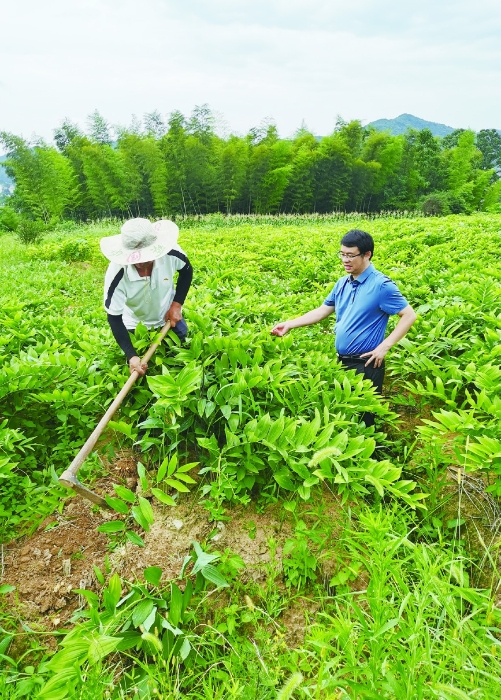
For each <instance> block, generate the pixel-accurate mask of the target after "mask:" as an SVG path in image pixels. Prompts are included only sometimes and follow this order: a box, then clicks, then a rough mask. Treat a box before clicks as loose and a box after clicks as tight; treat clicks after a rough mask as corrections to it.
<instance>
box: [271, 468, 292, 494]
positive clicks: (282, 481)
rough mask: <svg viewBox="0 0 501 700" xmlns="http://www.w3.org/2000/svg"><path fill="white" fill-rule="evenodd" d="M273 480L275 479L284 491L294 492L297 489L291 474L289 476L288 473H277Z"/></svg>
mask: <svg viewBox="0 0 501 700" xmlns="http://www.w3.org/2000/svg"><path fill="white" fill-rule="evenodd" d="M273 478H274V479H275V481H276V482H277V484H278V485H279V486H281V487H282V488H283V489H288V490H289V491H294V490H295V488H296V484H294V482H293V481H292V479H291V478H290V476H289V474H287V473H286V472H275V474H273Z"/></svg>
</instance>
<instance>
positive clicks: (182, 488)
mask: <svg viewBox="0 0 501 700" xmlns="http://www.w3.org/2000/svg"><path fill="white" fill-rule="evenodd" d="M165 483H166V484H168V485H169V486H171V487H172V488H173V489H176V491H181V493H189V492H190V489H189V488H188V487H187V486H185V485H184V484H182V483H181V482H180V481H176V479H165Z"/></svg>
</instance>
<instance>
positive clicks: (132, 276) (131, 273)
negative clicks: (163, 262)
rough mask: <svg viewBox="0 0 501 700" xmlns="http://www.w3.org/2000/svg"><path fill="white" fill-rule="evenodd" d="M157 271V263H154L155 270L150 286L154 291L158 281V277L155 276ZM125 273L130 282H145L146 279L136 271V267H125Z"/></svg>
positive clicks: (152, 272)
mask: <svg viewBox="0 0 501 700" xmlns="http://www.w3.org/2000/svg"><path fill="white" fill-rule="evenodd" d="M156 269H157V266H156V265H155V261H154V262H153V269H152V271H151V278H150V286H151V288H152V289H154V288H155V287H156V286H157V285H156V279H157V276H156V275H155V271H156ZM125 271H126V274H127V277H128V278H129V282H140V281H141V280H144V279H145V278H144V277H141V275H140V274H139V272H138V271H137V270H136V267H135V265H126V266H125Z"/></svg>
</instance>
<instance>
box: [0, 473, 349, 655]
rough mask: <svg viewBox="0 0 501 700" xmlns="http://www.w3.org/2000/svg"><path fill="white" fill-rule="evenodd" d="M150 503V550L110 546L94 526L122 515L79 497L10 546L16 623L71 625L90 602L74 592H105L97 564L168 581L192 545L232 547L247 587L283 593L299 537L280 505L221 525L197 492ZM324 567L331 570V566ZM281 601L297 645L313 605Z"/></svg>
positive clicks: (325, 506) (241, 513) (101, 488)
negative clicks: (290, 551) (291, 545)
mask: <svg viewBox="0 0 501 700" xmlns="http://www.w3.org/2000/svg"><path fill="white" fill-rule="evenodd" d="M134 466H135V465H134ZM115 468H116V469H117V471H120V472H121V475H122V476H123V477H124V480H125V479H127V481H128V484H129V486H130V487H132V483H131V481H129V479H133V478H134V477H133V475H132V474H133V469H132V463H131V464H129V463H125V461H124V460H121V461H119V462H118V463H117V464H116V465H115ZM129 472H130V474H131V475H130V476H129ZM93 490H95V491H97V492H100V493H104V492H106V491H110V484H109V481H108V482H106V481H104V480H103V481H102V482H98V483H96V484H93ZM325 497H326V502H325V503H322V506H321V509H322V511H323V517H327V518H328V519H329V520H332V522H333V529H335V523H336V520H339V517H338V516H339V511H340V509H341V506H340V504H339V502H338V501H337V499H335V498H334V497H332V495H331V494H330V493H326V494H325ZM152 505H153V509H154V514H155V522H154V524H153V525H152V527H151V530H150V532H146V533H145V532H143V531H141V532H140V533H139V534H141V536H142V538H143V540H144V542H145V547H138V546H135V545H133V544H132V543H130V542H128V541H127V542H126V543H124V544H120V545H118V546H115V547H114V548H113V547H112V546H110V539H109V538H108V536H107V535H105V534H102V533H99V532H97V530H96V528H97V526H98V525H100V524H102V523H103V522H107V521H109V520H110V519H115V518H118V517H121V516H118V515H117V514H115V513H111V512H107V511H102V510H98V509H97V507H96V506H93V504H91V503H90V502H89V501H86V500H84V499H82V498H80V497H79V496H73V497H70V498H68V500H67V501H66V503H65V505H64V508H63V510H62V513H61V514H54V515H52V516H50V517H48V518H46V519H45V520H44V521H43V522H42V523H41V524H40V526H39V527H38V529H37V531H36V532H35V533H34V534H33V535H32V536H31V537H29V538H25V539H23V540H20V541H14V542H11V543H10V544H9V545H7V546H5V547H4V575H3V578H2V583H8V584H11V585H14V586H16V591H15V592H13V593H11V594H9V596H8V600H9V603H10V605H11V606H12V609H13V610H14V609H15V610H16V612H17V614H18V616H19V618H20V619H22V620H23V621H25V622H27V623H28V624H29V625H32V624H33V625H35V626H38V627H41V628H42V629H46V630H48V631H50V630H54V629H56V628H59V627H63V626H67V625H68V623H69V621H70V618H71V616H72V614H73V613H74V611H75V610H76V609H78V608H79V607H82V606H84V604H85V603H84V600H83V598H82V596H81V595H80V594H79V593H77V592H76V591H77V590H78V589H87V590H94V591H96V592H98V591H99V589H100V588H101V585H100V584H99V582H98V580H97V579H96V575H95V572H94V566H97V567H99V569H100V570H101V571H102V572H103V573H105V575H106V574H109V573H112V572H117V573H118V574H119V575H120V576H121V577H122V578H124V579H127V580H129V581H134V580H137V579H139V580H141V579H142V578H143V571H144V569H145V568H147V567H149V566H158V567H160V568H161V569H162V571H163V577H162V581H163V582H167V581H168V580H170V579H175V578H177V577H178V576H179V573H180V570H181V567H182V564H183V560H184V558H185V557H186V555H187V554H188V553H189V552H190V551H191V550H192V543H193V542H201V543H202V542H206V543H208V544H209V546H210V548H211V550H212V551H219V552H221V553H223V552H224V551H225V550H226V549H229V550H230V551H231V552H232V553H233V554H238V555H239V556H240V557H241V558H242V559H243V561H244V562H245V565H246V568H245V569H244V570H242V571H241V573H240V576H239V580H240V581H241V582H242V583H243V584H244V586H245V584H246V583H252V584H257V585H258V586H259V587H260V588H262V589H263V590H264V589H266V588H267V587H268V588H269V586H270V582H271V585H273V586H275V587H279V588H282V589H283V592H284V594H285V591H286V587H285V584H284V582H283V579H282V574H281V570H282V550H283V546H284V543H285V541H286V540H287V539H288V538H290V537H292V536H293V535H294V522H293V519H292V517H291V514H290V513H288V512H287V511H285V510H284V509H283V508H282V507H281V504H276V505H274V506H270V507H268V508H267V509H266V510H265V511H264V512H258V511H257V510H256V508H255V506H254V505H251V506H249V507H246V508H244V507H238V508H232V509H231V510H229V511H228V515H229V516H230V519H229V520H228V521H225V522H217V523H215V522H214V521H211V520H210V516H209V513H208V511H207V510H206V509H205V508H204V507H203V506H202V505H201V504H200V503H198V502H197V496H196V494H189V495H186V496H185V497H184V498H183V499H181V500H180V502H179V504H178V506H177V507H176V508H170V507H168V506H163V505H161V504H158V502H155V501H153V503H152ZM325 564H326V565H327V567H326V568H327V569H328V568H329V566H328V561H326V562H325ZM324 578H325V575H324ZM319 579H320V580H322V574H320V577H319ZM284 598H287V599H288V600H289V602H290V606H289V607H288V608H287V609H285V610H284V611H283V614H282V616H281V620H280V623H281V624H282V625H284V627H285V628H286V630H287V633H286V638H287V641H288V643H289V644H292V645H294V644H295V643H298V642H299V641H300V640H301V638H302V637H304V629H305V625H307V624H308V617H309V619H310V620H311V616H312V615H313V614H314V612H315V610H316V605H315V604H314V603H312V602H311V601H310V602H309V603H308V605H306V603H304V602H302V603H301V605H297V604H296V603H294V598H295V596H294V593H293V592H292V593H289V595H286V596H284Z"/></svg>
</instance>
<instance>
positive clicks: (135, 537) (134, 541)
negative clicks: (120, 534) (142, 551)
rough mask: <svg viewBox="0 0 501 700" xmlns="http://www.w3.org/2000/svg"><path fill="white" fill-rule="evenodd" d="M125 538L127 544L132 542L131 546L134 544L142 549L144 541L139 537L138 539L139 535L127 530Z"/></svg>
mask: <svg viewBox="0 0 501 700" xmlns="http://www.w3.org/2000/svg"><path fill="white" fill-rule="evenodd" d="M125 536H126V537H127V539H128V540H129V542H132V544H135V545H136V546H137V547H144V540H143V539H142V538H141V537H139V535H138V534H137V533H136V532H133V531H132V530H127V532H126V533H125Z"/></svg>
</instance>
